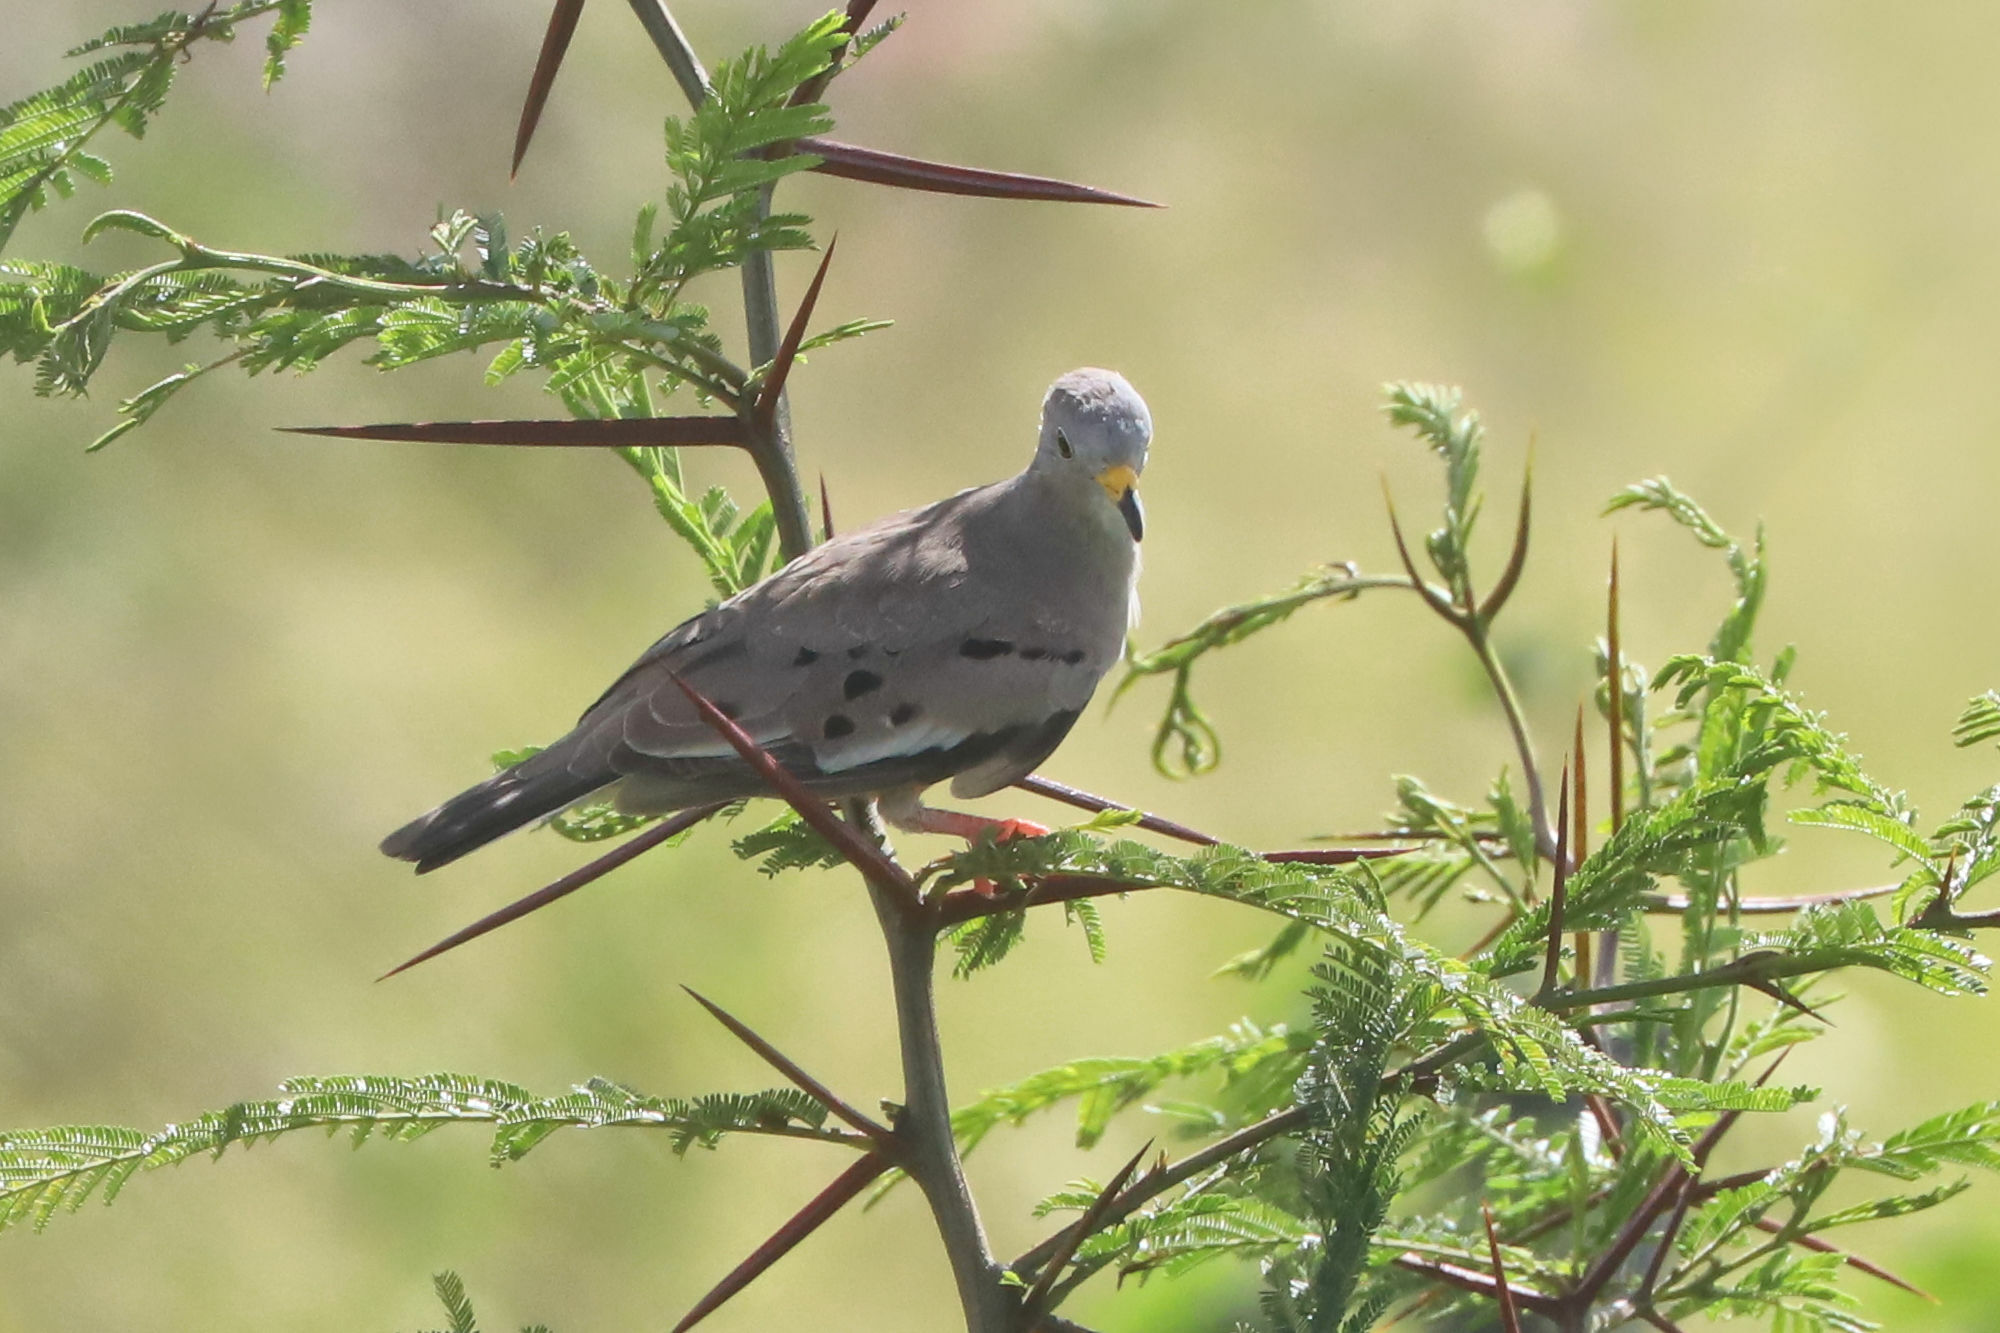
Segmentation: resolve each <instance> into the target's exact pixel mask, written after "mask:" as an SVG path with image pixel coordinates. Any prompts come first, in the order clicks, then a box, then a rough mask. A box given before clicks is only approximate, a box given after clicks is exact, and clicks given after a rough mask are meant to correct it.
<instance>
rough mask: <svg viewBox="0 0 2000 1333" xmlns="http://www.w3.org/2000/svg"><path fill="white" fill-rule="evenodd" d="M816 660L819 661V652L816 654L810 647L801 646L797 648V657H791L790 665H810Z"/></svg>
mask: <svg viewBox="0 0 2000 1333" xmlns="http://www.w3.org/2000/svg"><path fill="white" fill-rule="evenodd" d="M817 661H819V654H818V653H816V652H814V651H813V650H812V649H810V648H801V649H799V655H798V656H797V657H794V658H793V659H792V665H793V666H811V665H812V664H813V663H814V662H817Z"/></svg>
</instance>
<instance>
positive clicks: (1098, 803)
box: [1014, 774, 1222, 847]
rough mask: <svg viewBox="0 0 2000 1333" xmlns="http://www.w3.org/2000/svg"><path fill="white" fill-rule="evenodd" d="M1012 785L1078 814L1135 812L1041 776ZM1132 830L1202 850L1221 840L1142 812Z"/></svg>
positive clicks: (1127, 806) (1120, 802) (1032, 776)
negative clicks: (1138, 830) (1142, 830)
mask: <svg viewBox="0 0 2000 1333" xmlns="http://www.w3.org/2000/svg"><path fill="white" fill-rule="evenodd" d="M1014 785H1015V786H1016V787H1018V788H1020V789H1021V790H1022V791H1025V792H1033V793H1034V794H1035V795H1037V796H1046V797H1047V798H1048V799H1049V800H1051V801H1060V802H1062V803H1063V804H1064V805H1068V806H1073V807H1075V808H1076V809H1078V810H1088V811H1090V812H1091V813H1093V814H1102V813H1103V812H1104V811H1106V810H1132V809H1135V808H1136V807H1134V806H1130V805H1126V804H1125V803H1124V802H1123V801H1114V800H1112V799H1111V798H1110V797H1108V796H1094V795H1092V794H1091V793H1089V792H1087V791H1084V790H1082V789H1080V788H1077V787H1072V786H1069V785H1068V784H1067V783H1062V782H1057V781H1056V780H1055V779H1054V778H1045V777H1043V776H1041V775H1040V774H1031V775H1030V776H1028V777H1025V778H1022V779H1021V780H1020V781H1019V782H1017V783H1015V784H1014ZM1133 827H1134V828H1142V829H1145V830H1146V831H1147V832H1149V833H1163V834H1165V835H1166V836H1167V837H1169V838H1179V839H1180V840H1181V841H1182V842H1191V843H1194V844H1196V845H1197V846H1201V847H1215V846H1218V845H1220V844H1221V842H1222V839H1220V838H1217V837H1213V836H1211V835H1210V834H1207V833H1203V832H1202V831H1201V830H1200V829H1194V828H1189V827H1188V826H1187V825H1186V824H1181V823H1177V822H1175V821H1174V820H1171V819H1167V818H1165V817H1164V816H1161V815H1155V814H1148V813H1146V812H1144V811H1141V812H1140V814H1139V818H1138V820H1137V821H1136V822H1135V823H1134V824H1133Z"/></svg>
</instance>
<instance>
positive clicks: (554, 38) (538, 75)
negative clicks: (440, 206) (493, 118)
mask: <svg viewBox="0 0 2000 1333" xmlns="http://www.w3.org/2000/svg"><path fill="white" fill-rule="evenodd" d="M582 15H583V0H556V6H555V9H554V11H553V12H551V13H550V14H549V30H548V31H547V32H546V33H544V34H543V36H542V53H541V55H540V56H538V57H537V58H536V60H535V73H534V75H533V77H531V78H530V79H529V80H528V97H527V100H526V101H525V102H523V103H522V104H521V123H520V126H519V128H517V129H516V130H515V131H514V162H513V165H512V166H511V167H510V168H509V169H508V171H507V176H508V179H510V180H511V179H512V178H513V177H515V176H517V175H519V174H520V172H521V159H522V158H524V157H526V156H527V155H528V141H529V140H530V139H532V138H534V137H535V126H536V125H537V124H539V123H540V122H541V119H542V107H543V105H544V104H545V103H546V102H547V101H548V100H549V89H550V88H552V87H554V86H555V81H556V71H557V70H558V69H560V68H562V62H563V56H564V54H565V53H567V52H568V51H569V39H570V38H571V37H573V36H575V35H576V21H577V19H579V18H581V17H582Z"/></svg>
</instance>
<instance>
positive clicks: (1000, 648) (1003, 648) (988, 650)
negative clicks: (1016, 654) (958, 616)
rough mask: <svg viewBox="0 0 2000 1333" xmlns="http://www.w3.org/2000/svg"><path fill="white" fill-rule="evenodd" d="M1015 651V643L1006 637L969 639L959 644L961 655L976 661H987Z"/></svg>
mask: <svg viewBox="0 0 2000 1333" xmlns="http://www.w3.org/2000/svg"><path fill="white" fill-rule="evenodd" d="M1013 651H1014V645H1013V644H1011V643H1009V642H1008V641H1007V640H1005V639H967V640H966V641H965V642H964V643H961V644H960V645H958V654H959V656H960V657H969V658H971V659H972V660H973V661H975V662H986V661H990V660H992V659H993V658H996V657H1005V656H1007V654H1009V653H1011V652H1013Z"/></svg>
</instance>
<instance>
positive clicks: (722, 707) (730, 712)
mask: <svg viewBox="0 0 2000 1333" xmlns="http://www.w3.org/2000/svg"><path fill="white" fill-rule="evenodd" d="M715 711H716V712H718V713H720V714H722V715H723V716H724V717H726V718H728V719H729V720H730V721H731V722H734V721H735V720H736V719H737V718H739V717H742V716H743V705H741V704H726V703H723V702H722V701H720V700H716V701H715Z"/></svg>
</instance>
